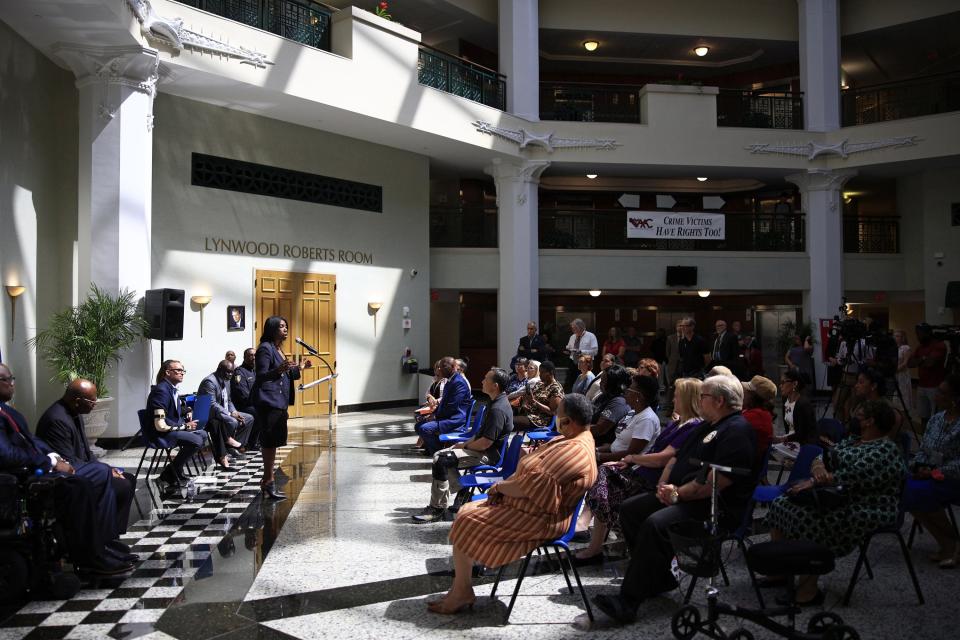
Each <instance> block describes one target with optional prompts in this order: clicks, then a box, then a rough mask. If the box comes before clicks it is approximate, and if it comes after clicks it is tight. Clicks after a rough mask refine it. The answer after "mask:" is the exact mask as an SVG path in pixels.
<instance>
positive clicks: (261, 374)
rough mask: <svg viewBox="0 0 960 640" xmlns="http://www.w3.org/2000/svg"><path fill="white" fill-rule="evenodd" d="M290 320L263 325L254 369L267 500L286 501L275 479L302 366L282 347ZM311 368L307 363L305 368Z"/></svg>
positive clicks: (277, 319) (272, 320) (262, 483)
mask: <svg viewBox="0 0 960 640" xmlns="http://www.w3.org/2000/svg"><path fill="white" fill-rule="evenodd" d="M287 332H288V329H287V319H286V318H282V317H280V316H270V317H269V318H267V321H266V322H264V323H263V335H262V336H261V337H260V346H259V347H257V355H256V359H255V364H254V369H255V370H256V379H255V381H254V390H253V393H252V394H251V395H252V396H253V405H254V407H255V408H256V410H257V420H256V423H257V424H258V425H260V447H261V451H262V453H263V479H262V480H261V481H260V490H261V491H262V492H263V497H265V498H271V499H273V500H284V499H286V497H287V496H286V495H284V494H283V493H281V492H279V491H277V487H276V484H275V483H274V479H273V463H274V461H275V460H276V457H277V447H282V446H285V445H286V444H287V417H288V413H287V407H288V406H290V405H292V404H293V402H294V395H293V394H294V391H293V381H294V380H297V379H298V378H299V377H300V365H298V364H295V363H294V362H292V361H290V360H287V357H286V356H285V355H284V353H283V351H281V350H280V346H281V345H282V344H283V342H284V340H286V339H287ZM303 366H304V367H309V366H310V362H309V361H307V362H305V363H304V365H303Z"/></svg>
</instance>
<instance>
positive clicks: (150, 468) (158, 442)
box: [133, 409, 176, 480]
mask: <svg viewBox="0 0 960 640" xmlns="http://www.w3.org/2000/svg"><path fill="white" fill-rule="evenodd" d="M137 418H138V419H139V421H140V431H139V432H138V434H137V435H142V436H143V438H144V440H146V444H145V445H144V447H143V453H142V454H141V455H140V464H138V465H137V472H136V473H135V474H134V475H133V477H134V478H138V477H139V476H140V470H141V469H142V468H143V463H144V461H145V460H146V459H147V452H148V451H151V450H152V451H153V456H152V457H151V458H150V464H148V465H147V480H149V479H150V474H151V473H153V472H154V471H155V470H157V469H158V468H159V467H160V465H161V464H162V463H163V456H164V454H166V456H167V462H172V461H173V458H172V457H171V456H170V450H171V449H173V447H175V446H176V443H174V442H172V441H168V440H166V439H165V438H164V437H163V436H159V437H157V438H150V437H149V436H147V433H148V432H149V430H150V425H149V420H150V415H149V412H148V411H147V410H146V409H140V410H139V411H137ZM157 458H159V461H158V460H157Z"/></svg>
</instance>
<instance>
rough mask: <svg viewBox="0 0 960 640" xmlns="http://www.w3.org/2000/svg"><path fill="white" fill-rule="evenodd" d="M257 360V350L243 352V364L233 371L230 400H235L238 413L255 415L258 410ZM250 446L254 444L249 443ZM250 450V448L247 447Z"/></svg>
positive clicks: (234, 404) (234, 403)
mask: <svg viewBox="0 0 960 640" xmlns="http://www.w3.org/2000/svg"><path fill="white" fill-rule="evenodd" d="M256 359H257V350H256V349H253V348H251V349H246V350H245V351H244V352H243V362H242V363H240V366H239V367H236V368H234V370H233V381H231V383H230V399H231V400H233V406H234V407H236V409H237V411H240V412H242V413H249V414H250V415H255V414H256V413H257V411H256V409H254V407H253V398H252V397H251V395H250V394H251V393H252V392H253V383H254V382H256V380H257V370H256V368H255V366H254V365H255V363H256ZM247 444H248V445H251V444H254V443H253V442H250V441H249V440H248V441H247ZM247 448H249V446H248V447H247Z"/></svg>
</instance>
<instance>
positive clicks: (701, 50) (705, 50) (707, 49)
mask: <svg viewBox="0 0 960 640" xmlns="http://www.w3.org/2000/svg"><path fill="white" fill-rule="evenodd" d="M693 52H694V53H695V54H697V55H698V56H700V57H701V58H702V57H703V56H705V55H707V54H708V53H710V47H704V46H702V45H701V46H699V47H697V48H696V49H694V50H693Z"/></svg>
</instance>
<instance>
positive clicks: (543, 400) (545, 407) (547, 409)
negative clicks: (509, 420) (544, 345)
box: [513, 360, 563, 431]
mask: <svg viewBox="0 0 960 640" xmlns="http://www.w3.org/2000/svg"><path fill="white" fill-rule="evenodd" d="M555 371H556V367H554V366H553V363H552V362H550V361H549V360H547V361H546V362H543V363H541V364H540V367H539V372H540V381H539V382H537V383H536V384H531V385H530V386H529V387H527V388H526V389H524V390H523V391H521V393H522V395H521V396H520V413H521V414H522V415H519V416H516V417H515V418H514V419H513V428H514V429H516V430H517V431H523V430H525V429H530V428H533V429H536V428H539V427H545V426H547V425H548V424H550V421H551V420H553V416H554V415H555V414H556V411H557V407H558V406H559V405H560V400H561V399H562V398H563V386H562V385H561V384H560V383H559V382H557V379H556V377H555V376H554V373H555Z"/></svg>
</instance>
